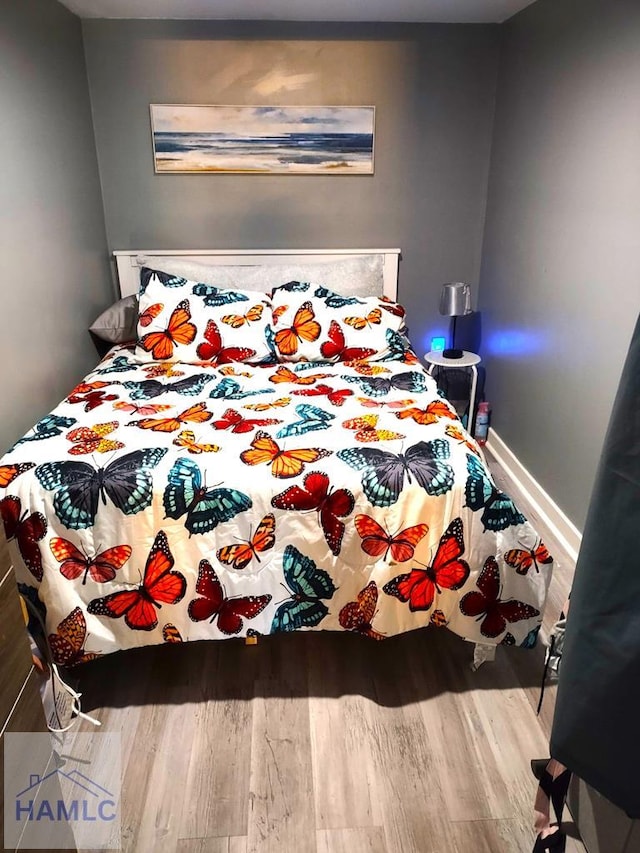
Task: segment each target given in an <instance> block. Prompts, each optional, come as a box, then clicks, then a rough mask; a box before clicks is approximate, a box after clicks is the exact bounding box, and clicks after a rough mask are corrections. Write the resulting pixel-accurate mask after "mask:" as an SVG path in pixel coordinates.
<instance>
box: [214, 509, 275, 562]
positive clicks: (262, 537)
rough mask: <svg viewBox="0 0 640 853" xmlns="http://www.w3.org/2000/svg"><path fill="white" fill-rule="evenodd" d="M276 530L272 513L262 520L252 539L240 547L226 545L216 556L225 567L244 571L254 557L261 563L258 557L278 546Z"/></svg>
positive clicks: (245, 541)
mask: <svg viewBox="0 0 640 853" xmlns="http://www.w3.org/2000/svg"><path fill="white" fill-rule="evenodd" d="M275 529H276V519H275V516H274V515H273V513H272V512H270V513H269V514H268V515H265V517H264V518H263V519H262V521H261V522H260V524H259V525H258V528H257V530H256V532H255V533H254V535H253V536H252V537H251V539H248V540H244V541H243V542H242V543H241V544H240V545H225V546H224V547H223V548H220V550H219V551H218V552H217V553H216V556H217V557H218V559H219V560H220V562H221V563H224V564H225V566H233V568H234V569H244V568H245V567H246V566H248V565H249V563H250V562H251V560H252V558H253V557H255V558H256V560H257V561H258V562H260V557H259V556H258V555H259V554H261V553H262V552H263V551H268V550H269V548H273V546H274V545H275V544H276V537H275Z"/></svg>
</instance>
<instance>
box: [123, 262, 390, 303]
mask: <svg viewBox="0 0 640 853" xmlns="http://www.w3.org/2000/svg"><path fill="white" fill-rule="evenodd" d="M113 254H114V256H115V259H116V265H117V269H118V282H119V285H120V295H121V296H129V295H130V294H133V293H137V292H138V288H139V284H140V267H141V266H145V265H147V266H150V267H152V268H159V269H162V270H164V269H165V266H164V265H163V262H164V264H167V265H168V266H169V269H166V271H167V272H175V273H176V274H178V275H183V276H184V277H185V278H194V277H195V276H192V275H186V274H185V273H184V272H182V271H178V268H177V267H176V264H178V262H181V263H183V264H184V263H185V262H186V263H190V262H193V263H194V264H195V265H198V264H200V265H202V266H203V267H204V266H206V267H213V266H215V267H235V268H238V267H247V268H249V267H250V268H253V269H254V270H256V268H259V267H265V266H278V267H284V266H287V267H292V268H295V269H296V271H304V268H305V267H306V266H307V265H309V266H310V269H312V270H313V273H314V274H315V276H314V277H315V279H316V280H317V278H318V266H319V265H321V264H330V263H331V262H332V261H357V260H358V259H362V260H363V261H365V260H366V259H371V260H372V265H373V266H374V267H375V269H376V270H379V275H378V274H377V277H376V281H375V291H376V293H375V295H381V294H384V295H385V296H388V297H389V298H390V299H394V300H395V299H396V298H397V293H398V261H399V259H400V249H256V250H252V249H240V250H234V249H204V250H200V249H186V250H183V249H179V250H176V251H171V250H167V249H162V250H157V251H155V250H152V249H129V250H127V251H117V252H114V253H113ZM221 272H222V271H221ZM247 272H249V270H247ZM300 277H301V278H302V280H305V278H304V276H303V275H301V276H300ZM253 279H255V281H252V283H251V284H250V285H249V286H247V287H246V289H252V290H264V291H267V290H270V289H271V287H272V286H273V284H272V283H271V282H270V281H269V279H268V277H266V278H265V282H264V286H263V285H262V281H261V280H260V277H259V276H253ZM197 280H201V277H199V278H198V279H197ZM311 280H313V278H312V279H311ZM210 283H213V282H210ZM282 283H283V284H284V282H282ZM221 286H225V285H224V283H223V284H222V285H221ZM238 286H241V287H245V285H244V284H242V285H238ZM328 286H330V285H328ZM350 294H352V295H355V296H366V295H374V292H373V290H372V282H371V281H368V282H367V284H366V286H364V285H363V289H362V290H361V291H359V290H358V289H357V287H352V288H351V289H350Z"/></svg>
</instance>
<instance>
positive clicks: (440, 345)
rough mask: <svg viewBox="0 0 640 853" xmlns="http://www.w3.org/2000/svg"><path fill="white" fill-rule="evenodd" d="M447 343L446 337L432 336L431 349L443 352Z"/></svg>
mask: <svg viewBox="0 0 640 853" xmlns="http://www.w3.org/2000/svg"><path fill="white" fill-rule="evenodd" d="M446 345H447V339H446V338H431V351H432V352H442V350H443V349H444V348H445V347H446Z"/></svg>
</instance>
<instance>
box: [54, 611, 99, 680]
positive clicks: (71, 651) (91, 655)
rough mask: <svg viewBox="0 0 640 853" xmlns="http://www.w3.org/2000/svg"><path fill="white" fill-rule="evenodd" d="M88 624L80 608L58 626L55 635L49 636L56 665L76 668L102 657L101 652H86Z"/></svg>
mask: <svg viewBox="0 0 640 853" xmlns="http://www.w3.org/2000/svg"><path fill="white" fill-rule="evenodd" d="M86 638H87V623H86V621H85V618H84V613H83V612H82V610H81V609H80V608H79V607H76V608H75V610H72V611H71V613H70V614H69V615H68V616H67V617H65V618H64V619H63V620H62V622H61V623H60V624H59V625H58V628H57V629H56V633H55V634H49V646H50V647H51V653H52V655H53V660H54V661H55V663H58V664H60V666H76V664H79V663H86V662H87V661H90V660H95V659H96V658H98V657H100V653H99V652H85V650H84V644H85V641H86Z"/></svg>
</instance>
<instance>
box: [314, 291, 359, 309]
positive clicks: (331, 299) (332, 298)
mask: <svg viewBox="0 0 640 853" xmlns="http://www.w3.org/2000/svg"><path fill="white" fill-rule="evenodd" d="M313 295H314V296H316V297H317V298H318V299H324V300H325V301H326V304H327V305H328V307H329V308H344V306H345V305H364V304H365V303H364V302H363V301H362V299H356V297H355V296H341V295H340V294H339V293H334V291H333V290H329V289H328V288H326V287H317V288H316V290H315V293H314V294H313Z"/></svg>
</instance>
